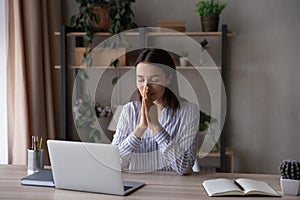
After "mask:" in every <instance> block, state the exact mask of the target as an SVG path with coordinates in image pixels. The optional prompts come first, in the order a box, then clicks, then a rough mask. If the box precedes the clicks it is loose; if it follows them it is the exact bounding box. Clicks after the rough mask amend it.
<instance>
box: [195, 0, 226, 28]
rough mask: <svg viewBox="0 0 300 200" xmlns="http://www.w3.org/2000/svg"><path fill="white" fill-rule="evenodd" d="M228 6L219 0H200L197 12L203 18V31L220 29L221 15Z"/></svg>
mask: <svg viewBox="0 0 300 200" xmlns="http://www.w3.org/2000/svg"><path fill="white" fill-rule="evenodd" d="M225 7H226V4H225V3H224V2H221V1H219V0H200V1H199V2H198V3H197V5H196V8H197V12H198V14H199V15H200V18H201V25H202V31H204V32H209V31H218V25H219V16H220V14H221V12H222V10H223V9H224V8H225Z"/></svg>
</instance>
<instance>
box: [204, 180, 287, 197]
mask: <svg viewBox="0 0 300 200" xmlns="http://www.w3.org/2000/svg"><path fill="white" fill-rule="evenodd" d="M202 185H203V187H204V189H205V190H206V192H207V194H208V196H211V197H212V196H236V195H237V196H244V195H264V196H276V197H280V196H281V195H280V194H279V193H278V192H276V191H275V190H274V189H273V188H272V187H271V186H270V185H268V184H267V183H265V182H263V181H257V180H252V179H247V178H240V179H236V180H235V181H233V180H230V179H225V178H219V179H212V180H205V181H203V183H202Z"/></svg>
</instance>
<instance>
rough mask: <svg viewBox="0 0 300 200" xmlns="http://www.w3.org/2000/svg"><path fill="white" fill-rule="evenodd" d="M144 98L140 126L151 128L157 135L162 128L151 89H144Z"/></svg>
mask: <svg viewBox="0 0 300 200" xmlns="http://www.w3.org/2000/svg"><path fill="white" fill-rule="evenodd" d="M142 97H143V98H142V108H141V120H140V126H141V127H144V128H145V129H146V128H147V127H149V128H150V129H151V130H152V131H153V133H154V134H157V133H158V132H159V131H160V130H161V129H162V126H161V125H160V123H159V116H158V107H157V106H156V105H155V104H154V103H153V99H152V98H151V96H150V91H149V87H147V86H146V87H145V88H144V91H143V94H142Z"/></svg>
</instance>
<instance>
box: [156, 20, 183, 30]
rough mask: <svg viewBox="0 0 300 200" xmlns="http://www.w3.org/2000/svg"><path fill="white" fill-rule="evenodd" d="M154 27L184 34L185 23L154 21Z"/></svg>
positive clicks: (178, 21)
mask: <svg viewBox="0 0 300 200" xmlns="http://www.w3.org/2000/svg"><path fill="white" fill-rule="evenodd" d="M156 26H157V27H161V28H167V29H171V30H174V31H178V32H185V21H180V20H162V19H159V20H156Z"/></svg>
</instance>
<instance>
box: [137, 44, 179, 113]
mask: <svg viewBox="0 0 300 200" xmlns="http://www.w3.org/2000/svg"><path fill="white" fill-rule="evenodd" d="M140 62H143V63H149V64H152V65H154V66H156V67H159V68H160V69H162V70H163V72H164V73H165V75H166V77H169V76H171V75H172V79H171V81H170V83H169V85H168V87H166V90H165V93H164V96H163V98H164V99H165V100H166V103H167V106H168V107H170V108H171V109H172V110H173V111H175V110H176V109H177V108H179V107H180V103H179V100H178V99H180V97H179V93H178V83H177V75H176V67H175V64H174V61H173V59H172V57H171V55H170V54H169V53H168V52H167V51H165V50H163V49H154V48H147V49H145V50H143V51H142V52H141V53H140V54H139V56H138V58H137V60H136V62H135V67H136V66H137V65H138V64H139V63H140ZM138 96H139V100H140V101H141V100H142V96H141V94H140V92H138Z"/></svg>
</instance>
